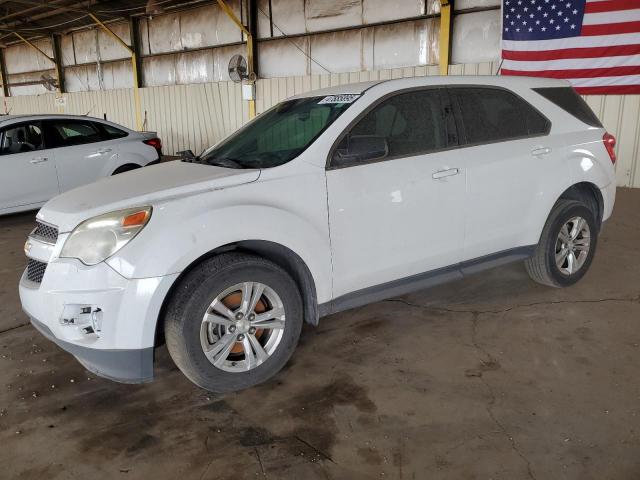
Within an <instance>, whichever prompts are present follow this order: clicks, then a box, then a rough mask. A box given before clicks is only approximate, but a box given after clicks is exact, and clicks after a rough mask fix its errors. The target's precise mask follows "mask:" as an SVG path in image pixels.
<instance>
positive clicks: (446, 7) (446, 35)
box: [439, 0, 451, 75]
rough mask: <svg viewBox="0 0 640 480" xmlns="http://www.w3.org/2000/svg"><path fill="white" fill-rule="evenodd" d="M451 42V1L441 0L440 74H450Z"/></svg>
mask: <svg viewBox="0 0 640 480" xmlns="http://www.w3.org/2000/svg"><path fill="white" fill-rule="evenodd" d="M450 42H451V2H450V1H449V0H440V49H439V50H440V75H448V74H449V51H450V47H449V45H450Z"/></svg>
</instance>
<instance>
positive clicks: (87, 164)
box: [44, 119, 119, 192]
mask: <svg viewBox="0 0 640 480" xmlns="http://www.w3.org/2000/svg"><path fill="white" fill-rule="evenodd" d="M44 129H45V135H46V139H47V142H48V144H53V145H55V146H56V155H57V159H58V163H57V167H58V176H59V178H60V189H61V191H63V192H64V191H66V190H70V189H72V188H75V187H79V186H81V185H86V184H87V183H91V182H94V181H96V180H97V179H99V178H101V177H104V176H107V175H110V174H111V172H110V171H109V170H110V167H111V166H112V165H113V163H114V161H115V158H114V157H116V156H117V155H118V150H117V144H118V141H119V140H118V139H110V138H106V137H105V134H104V132H103V131H102V130H101V129H100V128H98V126H97V124H96V123H95V122H92V121H90V120H76V119H56V120H46V121H45V122H44Z"/></svg>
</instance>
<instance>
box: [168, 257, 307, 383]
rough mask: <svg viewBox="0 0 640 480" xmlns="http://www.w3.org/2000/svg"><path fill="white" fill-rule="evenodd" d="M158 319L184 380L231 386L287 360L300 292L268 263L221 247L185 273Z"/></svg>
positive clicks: (299, 317)
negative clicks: (164, 312)
mask: <svg viewBox="0 0 640 480" xmlns="http://www.w3.org/2000/svg"><path fill="white" fill-rule="evenodd" d="M245 299H247V303H246V304H245ZM252 305H255V306H254V307H252ZM269 317H271V318H269ZM164 322H165V323H164V327H165V336H166V343H167V348H168V350H169V353H170V355H171V357H172V358H173V360H174V362H175V363H176V365H177V366H178V368H179V369H180V370H181V371H182V373H184V375H185V376H186V377H187V378H189V380H191V381H192V382H193V383H195V384H196V385H198V386H200V387H202V388H204V389H205V390H209V391H211V392H217V393H221V392H229V391H236V390H242V389H244V388H249V387H252V386H254V385H257V384H259V383H262V382H264V381H266V380H268V379H269V378H271V377H272V376H274V375H275V374H276V373H277V372H278V371H280V369H282V367H284V365H285V364H286V363H287V361H288V360H289V358H290V357H291V354H292V353H293V351H294V350H295V348H296V345H297V343H298V339H299V337H300V331H301V329H302V323H303V310H302V299H301V296H300V292H299V290H298V287H297V285H296V283H295V282H294V281H293V279H292V278H291V277H290V276H289V275H288V274H287V272H285V271H284V270H283V269H282V268H280V267H279V266H278V265H276V264H274V263H273V262H270V261H268V260H265V259H263V258H261V257H257V256H254V255H249V254H244V253H224V254H221V255H218V256H215V257H212V258H210V259H208V260H205V261H204V262H203V263H202V264H200V265H199V266H197V267H196V268H195V269H193V270H192V271H191V272H189V273H188V274H187V275H186V277H185V278H184V279H183V280H182V281H181V283H180V284H179V285H178V287H177V289H176V291H175V293H174V295H173V298H172V299H171V300H170V302H169V305H168V307H167V309H166V314H165V320H164Z"/></svg>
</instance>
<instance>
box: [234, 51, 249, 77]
mask: <svg viewBox="0 0 640 480" xmlns="http://www.w3.org/2000/svg"><path fill="white" fill-rule="evenodd" d="M229 78H230V79H231V80H233V81H234V82H236V83H239V82H241V81H242V80H246V79H248V78H249V68H248V67H247V60H246V59H245V58H244V57H243V56H242V55H234V56H233V57H231V60H229Z"/></svg>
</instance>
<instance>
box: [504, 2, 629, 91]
mask: <svg viewBox="0 0 640 480" xmlns="http://www.w3.org/2000/svg"><path fill="white" fill-rule="evenodd" d="M501 74H502V75H528V76H534V77H550V78H563V79H566V80H569V81H570V82H571V83H572V84H573V86H574V87H575V88H576V90H577V91H578V92H579V93H582V94H608V93H611V94H627V93H628V94H634V93H635V94H638V93H640V0H503V5H502V68H501Z"/></svg>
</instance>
